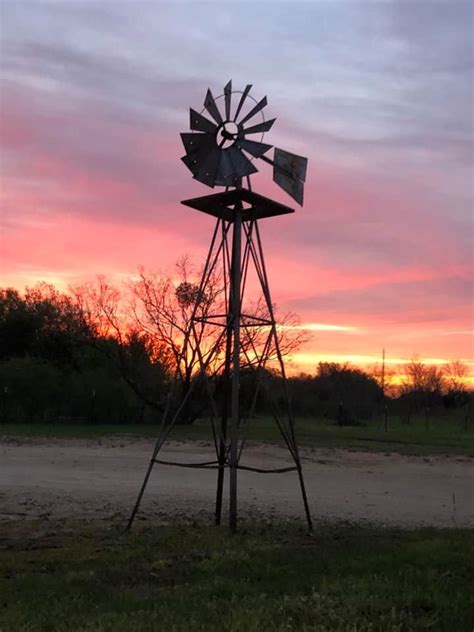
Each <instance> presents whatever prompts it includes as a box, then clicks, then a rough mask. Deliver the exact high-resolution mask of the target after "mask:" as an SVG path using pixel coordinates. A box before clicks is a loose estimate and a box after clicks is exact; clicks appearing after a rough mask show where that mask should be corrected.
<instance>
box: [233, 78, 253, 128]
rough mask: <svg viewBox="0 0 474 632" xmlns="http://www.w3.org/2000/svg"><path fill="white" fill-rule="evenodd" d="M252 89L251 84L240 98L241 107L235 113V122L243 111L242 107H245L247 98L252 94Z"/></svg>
mask: <svg viewBox="0 0 474 632" xmlns="http://www.w3.org/2000/svg"><path fill="white" fill-rule="evenodd" d="M251 88H252V84H251V83H250V84H248V85H246V86H245V90H244V91H243V93H242V96H241V97H240V101H239V105H238V106H237V109H236V111H235V116H234V121H236V120H237V117H238V116H239V114H240V110H241V109H242V106H243V105H244V103H245V99H246V98H247V96H248V93H249V92H250V90H251Z"/></svg>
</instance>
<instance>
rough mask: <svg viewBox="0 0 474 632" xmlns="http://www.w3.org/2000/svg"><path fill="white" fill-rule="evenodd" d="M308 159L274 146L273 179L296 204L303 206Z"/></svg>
mask: <svg viewBox="0 0 474 632" xmlns="http://www.w3.org/2000/svg"><path fill="white" fill-rule="evenodd" d="M307 168H308V159H307V158H304V157H303V156H297V155H296V154H290V152H288V151H284V150H283V149H278V147H275V153H274V157H273V180H274V182H275V183H276V184H278V186H279V187H280V188H282V189H283V191H286V193H288V195H289V196H290V197H292V198H293V199H294V200H295V201H296V202H298V204H300V205H301V206H303V196H304V182H305V180H306V171H307Z"/></svg>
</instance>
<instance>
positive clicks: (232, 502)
mask: <svg viewBox="0 0 474 632" xmlns="http://www.w3.org/2000/svg"><path fill="white" fill-rule="evenodd" d="M251 88H252V86H251V85H247V86H246V88H245V90H243V91H233V90H232V82H231V81H229V83H228V84H227V85H226V86H225V88H224V93H223V94H222V95H220V96H219V97H217V98H214V97H213V95H212V93H211V91H210V90H208V91H207V95H206V98H205V100H204V108H203V110H202V111H201V112H200V113H199V112H197V111H195V110H193V109H191V110H190V128H191V130H192V131H191V132H189V133H183V134H181V138H182V141H183V145H184V148H185V151H186V155H185V156H184V157H183V158H182V161H183V162H184V164H185V165H186V166H187V167H188V169H189V170H190V171H191V173H192V174H193V178H194V179H196V180H198V181H199V182H202V183H203V184H206V185H207V186H209V187H211V188H214V187H216V186H217V187H225V190H224V191H221V192H219V193H215V194H212V195H206V196H204V197H198V198H194V199H189V200H184V201H183V202H182V204H185V205H186V206H189V207H191V208H193V209H196V210H198V211H201V212H203V213H207V214H209V215H212V216H214V217H215V218H216V223H215V227H214V232H213V235H212V239H211V244H210V247H209V251H208V255H207V258H206V262H205V265H204V269H203V272H202V277H201V281H200V284H199V289H198V290H197V291H196V292H195V293H194V295H193V296H192V298H193V308H192V315H191V319H190V325H189V328H188V331H186V334H185V336H184V339H183V343H182V347H181V348H182V352H181V353H182V358H185V357H186V354H188V353H190V352H192V353H194V354H197V357H198V359H199V372H198V374H197V375H196V376H195V378H194V380H193V381H192V383H191V385H190V387H189V388H188V390H187V391H186V392H185V393H183V394H182V397H181V399H180V401H179V403H178V404H176V402H175V403H174V404H173V401H174V400H173V389H174V385H173V387H172V389H171V393H170V395H169V398H168V404H167V406H166V410H165V412H164V415H163V419H162V423H161V430H160V433H159V437H158V439H157V441H156V444H155V448H154V450H153V453H152V456H151V459H150V463H149V465H148V469H147V471H146V475H145V479H144V481H143V484H142V487H141V489H140V492H139V494H138V498H137V500H136V503H135V506H134V508H133V511H132V514H131V516H130V519H129V522H128V528H130V527H131V525H132V523H133V520H134V517H135V514H136V512H137V511H138V508H139V506H140V503H141V500H142V497H143V493H144V491H145V488H146V486H147V483H148V479H149V477H150V474H151V471H152V469H153V467H154V465H155V464H162V465H175V466H176V465H177V466H182V467H193V468H209V469H215V470H216V471H217V492H216V505H215V520H216V524H220V521H221V513H222V498H223V489H224V475H225V470H226V469H229V473H230V475H229V483H230V484H229V526H230V529H231V530H232V531H235V529H236V526H237V472H238V470H239V469H240V470H249V471H254V472H261V473H284V472H290V471H295V472H296V473H297V475H298V480H299V484H300V488H301V494H302V499H303V505H304V510H305V515H306V520H307V523H308V528H309V530H310V531H311V530H312V522H311V514H310V510H309V505H308V500H307V496H306V490H305V484H304V479H303V472H302V466H301V459H300V456H299V452H298V445H297V442H296V438H295V429H294V419H293V415H292V411H291V405H290V398H289V395H288V386H287V380H286V374H285V367H284V363H283V356H282V351H281V347H280V340H279V336H278V331H277V323H276V321H275V315H274V308H273V304H272V301H271V297H270V289H269V283H268V276H267V270H266V266H265V257H264V253H263V247H262V240H261V236H260V229H259V221H260V220H262V219H265V218H269V217H274V216H277V215H282V214H286V213H293V212H294V209H292V208H289V207H288V206H285V205H283V204H280V203H278V202H275V201H273V200H271V199H269V198H267V197H264V196H262V195H259V194H257V193H255V192H254V191H252V187H251V183H250V176H251V175H252V174H254V173H256V172H257V171H258V170H257V167H256V166H255V162H256V159H259V160H261V161H264V162H266V163H268V164H270V165H272V166H273V179H274V181H275V182H276V183H277V184H278V185H279V186H280V187H281V188H282V189H283V190H284V191H286V193H288V194H289V195H290V196H291V197H292V198H293V199H294V200H295V201H296V202H298V203H299V204H300V205H302V204H303V188H304V181H305V178H306V169H307V159H306V158H303V157H301V156H296V155H294V154H290V153H288V152H286V151H283V150H282V149H278V148H276V147H275V148H274V154H273V159H270V158H268V157H267V156H266V154H268V153H269V152H270V150H271V149H272V146H271V145H268V144H266V143H263V142H262V140H263V136H264V134H265V132H268V131H269V130H270V129H271V127H272V126H273V124H274V122H275V119H270V120H266V119H265V116H264V112H263V110H264V108H265V107H266V105H267V99H266V97H264V98H263V99H262V100H261V101H259V102H257V101H256V100H255V99H254V98H253V96H252V95H251V94H250V90H251ZM255 138H257V139H258V140H255ZM217 270H218V271H219V274H220V278H221V279H222V296H223V301H222V305H221V306H220V308H219V307H218V306H216V305H209V302H208V300H207V297H208V290H209V288H210V284H211V279H212V278H213V275H215V274H216V271H217ZM251 271H253V274H254V278H255V284H256V285H257V286H258V287H259V289H260V292H261V297H262V304H263V307H264V309H263V310H257V312H255V310H253V312H252V309H247V307H246V296H247V294H246V288H247V285H248V279H249V277H250V275H251ZM203 328H209V331H211V332H212V335H211V336H210V339H211V340H212V343H211V344H209V343H208V344H207V345H203V343H202V340H203V336H202V332H203ZM198 329H199V331H198ZM207 339H208V340H209V338H207ZM272 360H274V361H275V362H276V365H277V366H278V370H279V374H280V377H281V381H282V383H283V394H284V397H283V400H284V408H285V410H284V411H283V414H282V411H281V402H280V404H279V405H278V403H277V402H276V401H275V398H274V397H272V390H273V389H268V387H267V386H266V383H265V377H266V374H267V372H266V370H265V369H266V367H267V366H268V365H269V363H270V362H271V361H272ZM248 369H251V374H250V377H251V379H250V381H251V383H252V389H251V390H252V396H251V397H250V398H247V399H248V400H249V401H248V402H247V403H246V404H245V405H244V402H243V397H242V393H241V381H242V380H241V378H242V375H243V373H244V372H245V371H246V370H248ZM176 377H177V375H176ZM175 383H176V380H175ZM198 384H201V388H203V389H204V391H205V397H206V398H207V400H208V404H209V417H210V423H211V428H212V434H213V438H214V447H215V460H212V461H207V462H204V463H203V462H201V463H177V462H170V461H164V460H162V459H160V458H158V457H159V452H160V450H161V448H162V446H163V444H164V442H165V441H166V439H167V437H168V435H169V433H170V431H171V429H172V427H173V425H174V424H175V423H176V421H177V420H178V419H179V416H180V414H181V413H182V411H183V409H184V407H185V406H186V405H187V404H188V403H189V400H190V398H191V397H192V392H193V389H196V387H197V385H198ZM263 392H266V396H267V399H268V400H269V403H270V405H271V406H272V410H273V416H274V419H275V423H276V425H277V427H278V429H279V430H280V432H281V435H282V437H283V439H284V442H285V444H286V446H287V448H288V450H289V452H290V454H291V457H292V460H293V463H294V464H293V465H292V466H289V467H283V468H279V469H265V468H260V467H258V468H257V467H251V466H250V465H245V464H244V463H243V461H242V454H243V449H244V445H245V435H246V429H247V427H248V423H249V420H250V418H251V417H252V415H253V413H254V410H255V406H256V403H257V400H258V398H259V396H261V393H263ZM280 399H281V398H280Z"/></svg>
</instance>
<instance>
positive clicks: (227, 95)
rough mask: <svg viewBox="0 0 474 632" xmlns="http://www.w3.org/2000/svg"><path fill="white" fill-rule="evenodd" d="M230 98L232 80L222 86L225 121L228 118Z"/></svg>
mask: <svg viewBox="0 0 474 632" xmlns="http://www.w3.org/2000/svg"><path fill="white" fill-rule="evenodd" d="M231 99H232V81H229V83H228V84H227V85H226V86H225V88H224V100H225V119H226V121H229V120H230V102H231Z"/></svg>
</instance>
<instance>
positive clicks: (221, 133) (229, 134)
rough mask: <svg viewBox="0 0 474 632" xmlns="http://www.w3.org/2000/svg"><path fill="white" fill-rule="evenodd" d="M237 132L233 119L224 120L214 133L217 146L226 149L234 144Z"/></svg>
mask: <svg viewBox="0 0 474 632" xmlns="http://www.w3.org/2000/svg"><path fill="white" fill-rule="evenodd" d="M238 133H239V128H238V126H237V125H236V124H235V123H234V121H225V123H222V125H220V126H219V128H218V130H217V134H216V140H217V144H218V146H219V147H221V148H222V149H228V148H229V147H232V145H234V143H235V141H236V140H237V136H238Z"/></svg>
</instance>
